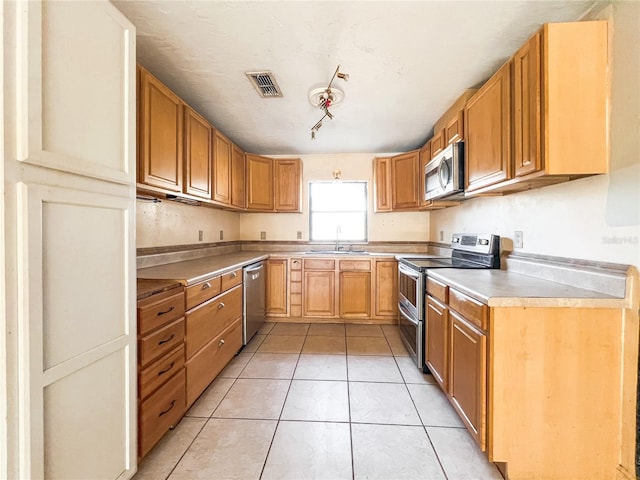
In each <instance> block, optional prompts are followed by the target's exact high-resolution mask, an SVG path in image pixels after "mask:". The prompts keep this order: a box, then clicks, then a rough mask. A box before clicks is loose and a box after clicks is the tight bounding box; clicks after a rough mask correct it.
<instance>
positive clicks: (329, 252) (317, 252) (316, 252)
mask: <svg viewBox="0 0 640 480" xmlns="http://www.w3.org/2000/svg"><path fill="white" fill-rule="evenodd" d="M304 254H305V255H369V252H358V251H353V250H307V251H306V252H304Z"/></svg>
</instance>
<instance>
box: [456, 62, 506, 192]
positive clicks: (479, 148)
mask: <svg viewBox="0 0 640 480" xmlns="http://www.w3.org/2000/svg"><path fill="white" fill-rule="evenodd" d="M464 113H465V118H466V120H467V140H466V145H465V191H473V190H475V189H478V188H481V187H485V186H487V185H493V184H495V183H497V182H500V181H502V180H505V179H508V178H510V177H511V169H512V166H511V65H510V64H509V63H507V64H505V65H504V66H503V67H502V68H501V69H500V70H498V71H497V72H496V73H495V74H494V75H493V76H492V77H491V78H490V79H489V80H488V81H487V83H485V84H484V85H483V86H482V88H481V89H480V90H478V93H476V94H475V95H474V96H473V97H472V98H471V100H469V103H467V105H466V107H465V112H464Z"/></svg>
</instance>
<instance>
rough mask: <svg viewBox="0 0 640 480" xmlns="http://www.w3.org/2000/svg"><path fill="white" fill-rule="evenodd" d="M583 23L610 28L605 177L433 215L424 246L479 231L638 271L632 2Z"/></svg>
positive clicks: (639, 143) (637, 84)
mask: <svg viewBox="0 0 640 480" xmlns="http://www.w3.org/2000/svg"><path fill="white" fill-rule="evenodd" d="M589 17H590V19H591V18H593V19H600V18H602V19H609V20H610V23H609V25H610V28H613V30H612V31H610V38H612V39H613V43H612V47H613V48H611V46H610V55H611V57H610V58H611V74H612V78H611V80H612V81H611V105H610V113H611V116H610V125H611V129H610V145H611V163H610V173H609V174H608V175H599V176H596V177H591V178H587V179H581V180H575V181H572V182H569V183H565V184H561V185H554V186H550V187H545V188H541V189H537V190H532V191H530V192H523V193H516V194H512V195H507V196H504V197H490V198H478V199H472V200H469V201H467V202H466V203H464V204H463V205H461V206H459V207H455V208H450V209H447V210H440V211H437V212H433V213H432V214H431V225H430V238H431V239H433V240H437V239H438V238H439V233H440V231H443V232H444V236H445V239H446V238H448V237H449V236H450V234H451V233H453V232H455V231H469V232H471V231H479V230H482V231H488V232H495V233H498V234H500V235H501V236H504V237H507V238H509V239H512V238H513V232H514V231H515V230H521V231H522V232H523V234H524V245H523V248H522V249H517V250H516V251H521V252H527V253H537V254H546V255H554V256H562V257H571V258H582V259H588V260H598V261H606V262H614V263H623V264H631V265H635V266H636V267H640V2H613V4H612V5H610V6H608V7H606V8H604V9H603V10H601V11H594V12H593V13H592V14H590V15H589ZM611 19H612V20H611ZM509 244H510V242H507V246H509Z"/></svg>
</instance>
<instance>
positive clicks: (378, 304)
mask: <svg viewBox="0 0 640 480" xmlns="http://www.w3.org/2000/svg"><path fill="white" fill-rule="evenodd" d="M397 313H398V262H397V261H395V260H377V261H376V262H375V285H374V309H373V314H374V316H376V317H395V316H396V315H397Z"/></svg>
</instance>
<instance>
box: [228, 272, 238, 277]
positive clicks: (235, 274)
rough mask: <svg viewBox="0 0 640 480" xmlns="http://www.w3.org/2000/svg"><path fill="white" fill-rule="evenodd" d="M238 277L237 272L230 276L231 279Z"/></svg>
mask: <svg viewBox="0 0 640 480" xmlns="http://www.w3.org/2000/svg"><path fill="white" fill-rule="evenodd" d="M237 276H238V274H237V273H236V272H232V273H231V275H229V278H236V277H237Z"/></svg>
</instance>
